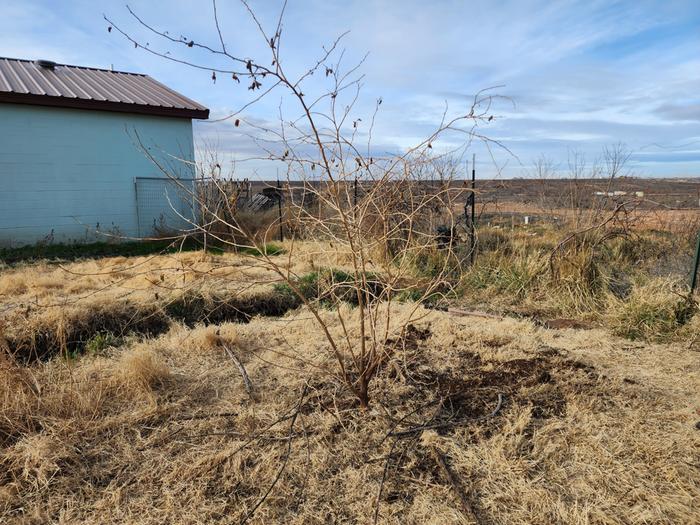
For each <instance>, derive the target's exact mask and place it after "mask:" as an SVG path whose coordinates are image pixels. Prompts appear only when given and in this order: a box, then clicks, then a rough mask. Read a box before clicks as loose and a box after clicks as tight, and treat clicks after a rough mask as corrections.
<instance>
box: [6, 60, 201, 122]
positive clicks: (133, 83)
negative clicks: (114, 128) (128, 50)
mask: <svg viewBox="0 0 700 525" xmlns="http://www.w3.org/2000/svg"><path fill="white" fill-rule="evenodd" d="M49 65H50V64H49ZM0 102H12V103H18V104H35V105H40V106H59V107H69V108H84V109H99V110H106V111H122V112H127V113H145V114H148V115H164V116H172V117H186V118H198V119H206V118H209V110H208V109H207V108H205V107H204V106H202V105H201V104H198V103H197V102H195V101H194V100H191V99H189V98H187V97H185V96H183V95H181V94H179V93H178V92H176V91H173V90H172V89H170V88H169V87H167V86H164V85H163V84H161V83H160V82H158V81H157V80H154V79H152V78H151V77H149V76H148V75H141V74H137V73H125V72H122V71H110V70H108V69H95V68H90V67H81V66H69V65H65V64H55V66H54V67H43V66H42V65H39V62H38V61H37V62H35V61H32V60H22V59H17V58H2V57H0Z"/></svg>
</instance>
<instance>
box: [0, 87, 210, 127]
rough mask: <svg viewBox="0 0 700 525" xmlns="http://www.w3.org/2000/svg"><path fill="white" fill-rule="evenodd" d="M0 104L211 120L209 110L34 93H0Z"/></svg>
mask: <svg viewBox="0 0 700 525" xmlns="http://www.w3.org/2000/svg"><path fill="white" fill-rule="evenodd" d="M0 102H8V103H12V104H31V105H35V106H51V107H61V108H72V109H92V110H101V111H115V112H119V113H136V114H141V115H155V116H160V117H179V118H190V119H203V120H206V119H208V118H209V110H208V109H207V108H202V109H194V108H174V107H170V108H168V107H164V106H147V105H142V104H128V103H125V102H111V101H108V100H91V99H83V98H69V97H56V96H49V95H35V94H32V93H14V92H7V91H0Z"/></svg>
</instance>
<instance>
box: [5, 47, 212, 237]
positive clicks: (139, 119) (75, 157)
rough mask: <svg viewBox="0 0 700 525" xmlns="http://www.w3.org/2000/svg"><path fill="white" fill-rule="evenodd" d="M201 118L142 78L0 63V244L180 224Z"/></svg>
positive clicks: (190, 104)
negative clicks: (194, 128) (194, 126)
mask: <svg viewBox="0 0 700 525" xmlns="http://www.w3.org/2000/svg"><path fill="white" fill-rule="evenodd" d="M208 116H209V110H208V109H207V108H205V107H203V106H201V105H200V104H198V103H197V102H194V101H192V100H190V99H188V98H186V97H184V96H182V95H180V94H179V93H177V92H175V91H173V90H172V89H170V88H168V87H166V86H164V85H163V84H161V83H159V82H157V81H156V80H154V79H152V78H151V77H149V76H147V75H141V74H134V73H124V72H118V71H110V70H104V69H94V68H87V67H79V66H68V65H61V64H55V63H53V62H50V61H46V60H39V61H29V60H18V59H9V58H0V246H14V245H21V244H31V243H36V242H41V241H42V240H44V241H51V242H76V241H78V242H79V241H86V240H88V241H89V240H96V239H98V240H99V239H102V240H104V239H105V236H104V234H107V235H112V236H116V237H117V238H120V237H121V238H123V237H127V238H138V237H148V236H152V235H154V234H157V233H159V232H160V231H162V230H163V229H169V228H173V229H177V228H179V227H183V224H185V225H186V224H187V221H185V220H183V219H182V217H180V215H185V216H189V217H191V216H192V213H193V212H192V206H191V205H190V201H191V197H190V198H189V200H188V198H187V197H185V196H184V195H186V193H187V192H186V191H181V190H182V189H181V185H183V186H186V187H187V186H188V185H189V187H190V188H191V187H192V184H193V177H194V172H193V168H192V165H191V164H188V162H190V163H191V162H192V161H193V160H194V145H193V138H192V119H206V118H208ZM144 150H145V151H147V152H148V155H151V156H152V157H153V158H154V159H155V160H156V161H157V163H159V164H161V166H162V167H163V168H166V171H167V172H169V173H172V174H173V175H174V176H176V177H179V178H180V179H181V182H180V183H178V182H173V181H172V180H170V179H169V178H168V177H167V176H166V174H164V173H163V172H162V170H161V169H159V167H158V166H157V163H156V162H154V161H153V159H149V158H148V155H147V154H146V152H145V151H144ZM183 160H184V161H185V162H182V161H183Z"/></svg>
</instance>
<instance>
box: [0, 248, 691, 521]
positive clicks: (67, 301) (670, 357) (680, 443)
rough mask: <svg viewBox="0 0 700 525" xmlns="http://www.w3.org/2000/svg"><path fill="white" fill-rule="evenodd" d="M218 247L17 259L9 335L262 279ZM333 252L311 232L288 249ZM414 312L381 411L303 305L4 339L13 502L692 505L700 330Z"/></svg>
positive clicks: (552, 512)
mask: <svg viewBox="0 0 700 525" xmlns="http://www.w3.org/2000/svg"><path fill="white" fill-rule="evenodd" d="M208 257H210V256H206V257H205V256H202V254H200V253H189V254H179V255H174V256H165V257H153V258H151V257H144V258H135V259H124V258H121V259H120V258H113V259H102V260H99V261H87V262H79V263H71V264H67V265H61V266H58V265H48V264H39V265H27V266H22V267H17V268H14V269H10V270H5V271H3V272H2V274H0V294H2V295H0V312H2V313H0V316H2V317H1V318H2V321H3V324H2V330H3V333H4V334H5V335H4V337H5V338H4V342H3V343H2V344H4V345H5V346H6V349H7V350H12V348H11V347H12V345H16V344H17V342H18V341H23V340H24V339H23V338H25V337H26V334H27V333H30V332H32V330H33V331H34V332H33V333H39V332H40V331H41V330H44V331H45V332H51V333H61V334H64V335H65V334H76V333H79V334H84V333H89V331H90V330H91V329H93V331H94V328H95V326H97V325H91V323H94V322H95V319H99V320H100V321H99V322H100V323H103V324H102V325H99V326H111V325H109V324H108V322H107V321H105V320H109V319H115V318H116V319H120V320H122V321H123V320H124V319H127V320H128V322H127V323H126V324H125V326H128V325H129V323H131V326H134V322H135V317H134V316H139V315H140V316H141V317H139V320H140V321H139V322H141V323H142V324H138V323H137V325H138V326H142V325H143V326H147V327H151V325H150V324H149V323H148V322H145V321H143V314H144V312H147V313H148V315H151V316H152V315H154V314H153V312H154V311H156V310H153V309H149V308H151V307H152V306H153V305H154V304H155V305H159V304H161V302H162V301H164V300H166V302H167V299H168V298H170V297H173V296H176V295H177V294H181V293H182V291H183V289H185V288H187V289H191V287H192V285H193V284H194V285H195V286H196V287H197V289H198V290H199V291H201V292H202V293H204V292H206V293H214V292H221V289H222V287H224V286H228V287H229V291H230V292H235V293H237V294H257V293H262V292H264V291H265V290H266V289H267V288H268V287H269V286H270V283H271V281H272V277H271V275H270V274H269V273H268V272H265V271H260V270H258V269H256V268H255V267H254V265H251V264H249V260H248V259H243V258H238V257H235V256H224V257H225V259H223V260H222V259H216V260H214V259H211V258H208ZM279 257H280V260H281V258H283V257H284V256H279ZM319 257H320V256H319V252H318V251H317V250H316V249H315V248H313V247H309V248H308V249H307V256H306V257H305V258H303V257H302V258H301V259H299V260H298V261H297V262H296V263H295V268H296V269H298V270H299V271H307V270H308V269H309V268H313V267H315V266H316V265H319V264H321V263H322V262H323V261H320V259H319ZM335 257H336V259H335V261H334V263H336V264H337V263H342V260H339V258H341V259H342V254H341V255H338V254H336V255H335ZM222 261H224V262H225V264H222ZM290 264H291V263H290ZM210 275H218V277H219V279H218V280H217V279H211V278H207V276H210ZM348 308H350V307H348ZM409 308H410V305H397V307H396V310H395V312H394V313H393V318H394V319H395V320H396V322H397V323H398V322H400V320H401V318H402V315H404V314H406V312H407V310H408V309H409ZM95 312H98V313H99V315H96V313H95ZM125 312H126V313H125ZM419 313H420V314H421V315H420V318H419V319H418V320H416V321H415V322H413V323H412V325H411V328H410V329H409V330H408V332H407V334H406V336H405V337H403V338H402V339H401V340H398V339H397V345H396V348H397V350H396V353H395V354H394V357H393V359H392V361H391V362H390V363H389V364H388V365H387V366H386V367H384V368H383V369H382V370H381V371H380V373H379V375H378V377H376V378H375V380H374V381H373V383H372V385H371V397H372V399H371V405H370V408H369V409H367V410H360V409H358V408H357V403H356V402H355V400H354V398H353V397H352V396H351V395H350V394H349V393H348V392H347V391H346V390H345V389H344V388H343V387H342V384H341V383H340V382H338V381H337V380H335V379H334V378H333V377H332V376H331V375H330V373H329V371H331V370H332V361H331V358H330V352H329V348H328V345H327V343H326V342H325V340H324V338H323V335H322V332H321V330H320V327H319V326H318V324H317V323H316V322H315V321H314V319H313V318H312V316H311V315H310V314H309V312H308V311H307V310H305V309H304V308H301V309H295V310H290V311H288V312H286V313H283V314H281V315H278V316H265V315H253V316H252V318H246V319H243V320H244V321H249V322H240V321H241V319H237V321H239V322H228V321H227V320H226V319H216V322H210V321H211V319H202V320H194V321H192V320H179V319H173V318H168V319H166V321H167V323H166V324H165V325H164V326H160V327H159V328H158V329H157V330H155V329H154V330H151V331H150V332H149V331H148V330H142V331H141V332H139V333H132V334H129V333H128V330H126V329H125V330H124V333H123V334H117V335H118V336H119V337H116V338H112V339H107V340H106V342H104V344H95V345H93V347H89V348H93V350H92V351H88V352H85V351H84V350H85V348H83V353H82V355H77V354H76V355H74V354H70V355H68V356H64V357H61V356H56V357H53V358H50V357H51V356H47V355H45V356H42V358H41V359H38V360H37V359H25V360H23V361H22V360H19V361H18V360H15V359H13V358H11V357H10V356H9V355H5V356H4V357H3V358H2V360H1V361H0V446H1V447H2V448H0V522H3V523H144V524H146V523H148V524H150V523H373V522H375V520H376V522H377V523H396V524H398V523H435V524H443V523H479V524H500V523H509V524H551V523H563V524H564V523H565V524H593V523H596V524H597V523H600V524H628V523H629V524H632V523H635V524H636V523H649V524H651V523H668V524H678V523H684V524H692V523H700V518H698V516H699V514H698V510H699V509H700V429H699V428H698V426H697V423H698V422H699V421H700V353H699V351H698V347H697V344H696V341H689V342H688V341H685V342H682V343H673V344H664V345H660V344H650V343H644V342H631V341H628V340H625V339H620V338H616V337H613V336H611V335H610V334H609V333H608V332H606V331H605V330H602V329H594V330H582V329H574V328H564V329H549V328H545V327H542V326H539V325H536V324H535V323H534V322H532V321H529V320H526V319H512V318H504V319H498V318H483V317H474V316H468V315H466V316H458V315H453V314H450V313H448V312H441V311H433V310H422V309H421V310H420V311H419ZM322 315H323V316H325V317H326V318H327V319H328V320H332V319H333V317H332V316H333V312H331V311H324V312H323V313H322ZM125 316H126V317H125ZM129 316H131V317H129ZM120 322H121V321H120ZM81 323H82V324H81ZM104 323H107V324H104ZM144 323H145V324H144ZM75 324H77V325H80V326H81V327H82V328H81V330H82V331H80V330H78V331H76V330H73V331H71V330H72V329H71V326H72V325H75ZM69 325H70V326H69ZM38 328H40V330H39V329H38ZM344 329H345V330H348V331H350V333H351V334H358V330H359V328H358V326H356V325H348V326H346V327H345V328H344ZM331 330H332V331H335V332H337V333H340V331H341V330H343V328H342V327H340V326H334V325H331ZM93 335H94V334H93ZM59 339H60V338H59ZM64 343H65V347H66V348H68V347H70V348H77V347H75V346H73V347H71V346H70V344H69V343H70V341H64ZM230 353H233V354H234V355H235V356H237V357H238V358H239V359H240V361H241V362H242V363H243V365H244V367H245V369H246V371H247V374H248V376H249V378H250V383H251V385H252V389H246V385H245V383H244V381H243V379H242V376H241V373H240V371H239V368H238V367H237V365H236V364H235V362H234V361H233V360H232V359H231V356H230Z"/></svg>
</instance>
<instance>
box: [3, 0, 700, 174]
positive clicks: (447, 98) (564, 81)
mask: <svg viewBox="0 0 700 525" xmlns="http://www.w3.org/2000/svg"><path fill="white" fill-rule="evenodd" d="M217 5H218V17H219V21H220V23H221V26H222V29H223V36H224V38H225V40H226V42H227V45H228V48H229V50H230V51H231V52H233V53H237V54H239V55H240V56H244V57H253V58H256V59H258V60H260V61H263V60H267V59H266V58H264V57H265V55H264V53H265V50H264V45H262V44H263V43H262V42H261V41H260V37H259V36H258V33H257V30H256V27H255V26H254V24H252V23H251V20H250V18H249V17H247V15H246V13H245V11H244V9H243V8H242V6H241V5H240V4H239V3H237V2H235V1H232V0H231V1H223V0H219V2H218V4H217ZM251 5H252V6H253V8H254V9H255V10H256V11H257V12H258V14H259V16H260V19H261V21H262V23H263V24H264V25H270V26H272V25H274V24H275V22H276V17H277V15H278V12H279V7H280V4H279V3H278V2H276V1H272V0H266V1H259V2H255V1H253V2H252V4H251ZM131 7H132V9H133V10H134V11H135V12H136V13H137V14H138V15H139V16H140V17H142V18H143V19H144V20H145V21H147V22H149V23H152V24H153V25H154V26H155V27H157V28H158V29H162V30H167V31H168V32H169V34H170V35H173V36H175V37H179V36H180V35H182V36H186V37H187V38H190V39H193V40H195V41H197V42H202V43H206V44H210V45H212V46H216V45H217V44H218V36H217V34H216V31H215V28H214V23H213V10H212V5H211V4H210V3H208V2H207V1H206V0H202V1H199V2H193V1H185V0H181V1H170V2H169V1H159V2H155V1H150V0H146V1H144V0H135V1H134V2H133V3H132V4H131ZM104 14H106V15H107V16H108V17H109V18H110V19H112V20H113V21H114V22H115V23H116V24H117V25H118V26H119V27H121V28H123V29H125V30H126V31H127V32H128V33H129V34H131V35H133V36H134V37H135V38H137V39H138V40H139V41H141V42H143V43H144V44H145V43H148V46H149V47H150V48H152V49H159V50H163V51H164V52H169V53H170V55H169V56H178V57H181V58H184V59H187V60H194V61H198V62H202V63H209V64H218V65H223V64H222V63H221V62H217V61H213V60H212V58H211V57H210V56H209V55H208V54H206V53H201V52H199V51H197V50H196V49H190V48H187V47H185V46H173V45H167V44H168V43H167V42H162V41H161V40H159V39H158V38H157V37H156V36H155V35H153V34H149V33H148V32H147V31H146V30H144V28H142V27H139V25H138V23H137V22H136V21H135V20H134V19H133V18H132V17H131V16H130V15H129V12H128V11H127V9H126V6H125V4H124V3H123V2H112V1H107V0H89V1H88V0H75V1H69V0H62V1H60V2H57V1H53V0H44V1H38V0H2V2H1V3H0V15H1V16H0V56H7V57H15V58H31V59H34V58H46V59H52V60H55V61H57V62H60V63H67V64H79V65H86V66H94V67H103V68H109V67H114V69H117V70H125V71H135V72H144V73H148V74H150V75H151V76H153V77H155V78H156V79H158V80H160V81H162V82H164V83H166V84H168V85H169V86H171V87H173V88H175V89H176V90H178V91H180V92H182V93H183V94H185V95H187V96H189V97H190V98H193V99H195V100H197V101H199V102H201V103H203V104H205V105H206V106H208V107H209V108H210V109H211V111H212V117H213V118H217V117H222V116H224V115H227V114H230V112H232V111H235V110H237V109H239V108H240V107H241V106H243V105H244V104H245V103H246V102H247V101H249V100H250V98H251V96H252V95H251V92H249V91H248V90H247V89H246V87H245V85H243V84H241V85H238V84H237V83H236V82H234V81H233V80H232V79H231V78H229V77H226V78H222V76H219V78H217V82H216V83H214V82H213V81H212V79H211V74H210V73H207V72H204V71H199V70H196V69H191V68H187V67H186V66H182V65H179V64H176V63H173V62H171V61H167V60H163V59H161V58H158V57H156V56H153V55H152V54H149V53H148V52H146V51H144V50H143V49H135V48H134V46H133V45H132V44H130V43H129V42H128V41H126V40H125V39H124V38H123V37H122V36H121V35H119V34H118V32H117V31H114V30H113V31H111V32H108V31H107V26H108V23H107V22H105V21H104V20H103V15H104ZM345 31H349V33H348V34H347V35H346V36H345V37H344V39H343V40H342V47H343V48H344V49H345V55H344V57H343V63H344V64H346V65H348V66H349V65H351V64H353V63H355V62H357V61H359V60H360V59H362V57H363V56H365V54H366V53H369V54H368V55H367V58H366V60H365V62H364V63H363V65H362V68H361V70H360V72H361V73H362V74H364V77H363V79H362V83H363V89H362V91H361V93H360V96H359V98H358V100H357V103H356V106H355V113H354V116H355V117H356V118H362V121H361V124H360V126H361V127H362V126H365V128H364V129H363V130H362V131H363V132H365V133H366V131H367V127H366V126H368V124H367V123H368V122H369V120H370V119H371V115H372V110H373V108H374V105H375V102H376V100H377V99H378V98H379V97H381V98H382V101H383V103H382V105H381V111H380V113H379V115H378V118H377V123H376V126H375V129H374V132H373V142H374V147H375V148H376V149H378V150H381V151H389V152H391V151H401V150H403V149H405V148H407V147H410V145H412V144H414V143H415V142H417V141H419V140H420V139H421V138H422V137H424V136H425V135H426V134H428V133H430V131H431V130H433V129H434V128H435V126H436V125H437V124H438V122H439V120H440V118H441V116H442V113H443V111H445V108H446V107H447V108H448V112H450V113H457V114H458V113H460V112H463V111H465V110H466V108H468V106H469V103H470V100H471V99H472V97H473V96H474V93H476V92H477V91H478V90H480V89H483V88H488V87H491V86H502V87H499V88H497V89H496V90H495V91H494V92H495V93H498V94H499V95H503V96H504V97H508V98H507V99H505V98H504V99H502V100H499V101H497V102H496V103H495V105H494V107H493V114H494V117H495V118H494V120H493V121H492V122H490V123H489V124H488V125H485V126H484V127H483V128H482V129H481V130H480V131H481V132H482V133H484V134H485V135H486V136H488V137H489V138H492V139H494V140H498V141H500V142H501V143H502V144H504V145H505V146H506V147H507V148H508V149H509V150H510V151H511V152H512V154H510V153H507V152H505V151H503V150H500V149H499V148H495V150H494V148H492V150H491V153H489V152H488V151H487V150H486V148H485V147H484V145H483V144H474V146H473V147H472V151H473V152H475V153H476V154H477V157H478V168H479V174H480V175H481V176H483V177H487V176H495V175H498V176H500V177H515V176H527V174H528V173H531V169H532V164H533V161H534V160H535V159H536V158H538V157H540V156H546V157H548V158H550V159H552V161H553V162H554V163H555V164H556V165H557V166H558V167H559V168H560V169H562V170H564V169H565V168H566V165H567V158H568V157H569V156H570V155H571V152H572V151H578V152H580V153H581V154H582V155H585V157H586V158H587V159H588V160H589V161H590V162H593V161H594V160H595V159H596V157H597V156H598V155H599V152H600V151H601V149H602V148H603V147H605V146H606V145H611V144H615V143H619V142H622V143H624V144H626V145H627V147H628V148H629V150H630V151H631V152H632V157H631V162H630V165H629V166H630V168H631V169H632V171H633V172H634V173H635V174H637V175H640V176H700V2H699V1H698V0H687V1H677V2H675V1H657V2H645V1H639V0H637V1H626V2H614V1H585V2H564V1H558V2H551V1H527V0H519V1H512V2H496V1H487V0H484V1H469V2H467V1H463V2H459V1H457V0H446V1H434V2H425V1H412V0H403V1H398V0H394V1H370V0H365V1H359V0H358V1H339V0H307V1H301V0H290V1H289V4H288V7H287V11H286V16H285V20H284V37H283V38H284V41H283V58H284V64H285V65H286V66H287V67H288V68H289V70H290V71H292V72H294V71H298V72H300V71H302V70H303V68H304V66H306V65H308V64H310V63H312V62H313V61H314V60H315V59H316V58H317V57H318V56H319V54H320V52H321V49H322V46H323V45H328V44H329V43H331V42H332V41H333V40H334V39H335V38H336V37H337V36H338V35H340V34H341V33H343V32H345ZM270 32H273V31H272V30H271V31H270ZM323 81H324V79H322V78H313V79H310V81H309V82H310V86H309V88H308V89H309V90H310V91H312V90H314V89H321V88H322V87H323V86H322V83H323ZM280 100H281V99H280V95H279V94H277V93H272V94H271V96H270V97H268V98H267V99H266V100H264V101H263V102H262V103H259V104H257V105H255V106H253V107H251V108H250V109H248V110H246V111H245V112H244V114H243V115H242V116H243V117H244V119H245V120H247V121H250V122H257V123H263V124H264V123H269V122H272V121H274V120H275V119H276V118H277V116H278V112H279V108H280ZM287 111H292V110H291V109H288V108H287V107H286V106H285V112H287ZM292 116H294V115H292V114H289V113H285V118H291V117H292ZM242 128H245V126H241V127H240V128H235V127H234V126H233V122H232V121H225V122H202V123H196V125H195V139H196V140H197V141H198V144H199V145H200V147H201V148H204V147H207V148H215V149H217V150H218V151H219V152H220V154H221V155H222V157H224V158H227V159H228V158H234V159H237V160H239V161H243V160H244V159H246V158H248V157H250V156H251V155H253V154H254V153H253V152H252V149H251V147H252V145H251V143H250V140H248V139H247V137H246V136H245V134H246V133H247V132H248V131H246V130H245V129H242ZM470 153H471V151H470ZM237 169H238V170H239V173H240V174H241V175H251V174H253V172H255V173H256V174H257V176H260V177H269V176H270V175H271V173H269V169H270V168H266V167H265V164H263V163H259V162H248V163H246V162H240V163H239V165H238V167H237Z"/></svg>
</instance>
